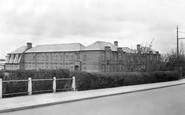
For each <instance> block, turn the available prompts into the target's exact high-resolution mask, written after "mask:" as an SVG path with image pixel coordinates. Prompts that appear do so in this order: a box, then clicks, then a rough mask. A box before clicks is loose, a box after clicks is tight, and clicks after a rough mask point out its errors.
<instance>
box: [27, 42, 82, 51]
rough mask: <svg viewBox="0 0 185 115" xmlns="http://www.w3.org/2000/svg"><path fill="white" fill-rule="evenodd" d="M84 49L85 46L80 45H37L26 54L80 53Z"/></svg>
mask: <svg viewBox="0 0 185 115" xmlns="http://www.w3.org/2000/svg"><path fill="white" fill-rule="evenodd" d="M83 48H85V46H84V45H82V44H80V43H67V44H49V45H37V46H35V47H33V48H31V49H29V50H27V51H26V53H30V52H65V51H79V50H81V49H83Z"/></svg>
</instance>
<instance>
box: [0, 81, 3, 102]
mask: <svg viewBox="0 0 185 115" xmlns="http://www.w3.org/2000/svg"><path fill="white" fill-rule="evenodd" d="M2 97H3V81H2V78H0V99H1V98H2Z"/></svg>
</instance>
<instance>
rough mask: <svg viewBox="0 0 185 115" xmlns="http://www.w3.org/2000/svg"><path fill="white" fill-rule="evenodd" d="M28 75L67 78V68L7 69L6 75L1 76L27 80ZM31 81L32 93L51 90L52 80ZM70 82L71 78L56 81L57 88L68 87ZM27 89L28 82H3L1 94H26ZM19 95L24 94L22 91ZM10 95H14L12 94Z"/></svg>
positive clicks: (35, 77)
mask: <svg viewBox="0 0 185 115" xmlns="http://www.w3.org/2000/svg"><path fill="white" fill-rule="evenodd" d="M0 76H1V73H0ZM29 77H31V78H32V79H52V78H53V77H56V78H67V77H69V70H65V69H60V70H39V71H36V70H17V71H8V75H3V76H2V78H3V80H28V78H29ZM32 83H33V85H32V90H33V94H37V93H38V91H43V92H52V83H53V82H52V80H50V81H48V80H47V81H33V82H32ZM71 83H72V82H71V80H70V81H57V89H62V88H65V89H66V88H69V86H71ZM27 89H28V82H7V83H3V94H7V93H16V92H25V94H27V93H26V92H27ZM44 90H45V91H44ZM46 90H48V91H46ZM68 90H69V89H68ZM43 92H42V93H43ZM16 95H17V94H16ZM18 95H19V94H18ZM20 95H24V93H23V94H22V93H21V94H20ZM10 96H14V94H12V95H10Z"/></svg>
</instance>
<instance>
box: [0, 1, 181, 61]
mask: <svg viewBox="0 0 185 115" xmlns="http://www.w3.org/2000/svg"><path fill="white" fill-rule="evenodd" d="M184 6H185V1H184V0H0V58H5V56H6V54H7V53H9V52H12V51H13V50H15V49H16V48H19V47H20V46H25V45H26V43H27V42H32V44H33V46H36V45H42V44H62V43H82V44H83V45H85V46H88V45H90V44H92V43H94V42H96V41H106V42H112V43H113V42H114V41H118V42H119V46H120V47H130V48H136V45H137V44H141V45H143V46H149V45H150V44H151V41H152V39H153V38H155V39H154V40H153V42H152V49H154V50H157V51H159V52H161V53H167V52H169V51H170V50H172V49H175V48H176V28H177V25H178V26H179V31H182V32H181V33H179V36H180V37H183V36H184V37H185V33H183V32H185V12H184V11H185V7H184ZM181 42H184V43H185V40H184V41H183V40H182V41H181Z"/></svg>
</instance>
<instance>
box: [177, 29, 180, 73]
mask: <svg viewBox="0 0 185 115" xmlns="http://www.w3.org/2000/svg"><path fill="white" fill-rule="evenodd" d="M177 70H178V74H179V76H180V67H179V30H178V26H177Z"/></svg>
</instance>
